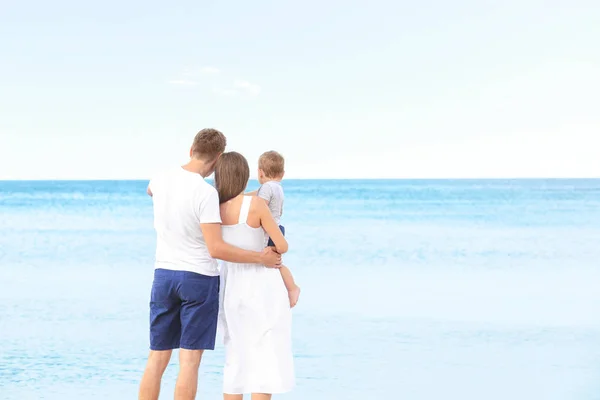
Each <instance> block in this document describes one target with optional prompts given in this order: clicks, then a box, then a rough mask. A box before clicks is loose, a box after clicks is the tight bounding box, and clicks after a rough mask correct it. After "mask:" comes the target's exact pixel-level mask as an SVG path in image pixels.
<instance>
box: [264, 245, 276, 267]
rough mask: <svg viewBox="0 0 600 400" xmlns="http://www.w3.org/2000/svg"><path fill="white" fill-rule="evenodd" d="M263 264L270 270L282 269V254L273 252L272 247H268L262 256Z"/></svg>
mask: <svg viewBox="0 0 600 400" xmlns="http://www.w3.org/2000/svg"><path fill="white" fill-rule="evenodd" d="M260 258H261V264H264V266H265V267H269V268H281V254H279V253H278V252H276V251H275V250H273V248H272V247H266V248H265V249H264V250H263V252H262V254H261V255H260Z"/></svg>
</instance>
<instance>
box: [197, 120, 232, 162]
mask: <svg viewBox="0 0 600 400" xmlns="http://www.w3.org/2000/svg"><path fill="white" fill-rule="evenodd" d="M225 146H227V139H226V138H225V135H223V134H222V133H221V132H220V131H218V130H216V129H213V128H206V129H202V130H201V131H200V132H198V133H197V134H196V137H195V138H194V143H193V144H192V157H193V158H197V159H199V160H203V161H212V160H214V159H216V158H217V156H218V155H219V154H221V153H223V152H224V151H225Z"/></svg>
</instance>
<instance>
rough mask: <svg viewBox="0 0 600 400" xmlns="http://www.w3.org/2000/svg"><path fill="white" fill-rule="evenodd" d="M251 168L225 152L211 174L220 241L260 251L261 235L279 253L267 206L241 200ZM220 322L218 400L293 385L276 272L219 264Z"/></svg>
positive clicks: (285, 310)
mask: <svg viewBox="0 0 600 400" xmlns="http://www.w3.org/2000/svg"><path fill="white" fill-rule="evenodd" d="M249 176H250V169H249V168H248V162H247V161H246V159H245V158H244V156H242V155H241V154H239V153H236V152H230V153H225V154H223V155H222V156H221V158H220V159H219V161H218V163H217V166H216V170H215V186H216V188H217V191H218V192H219V202H220V203H221V220H222V221H223V224H222V226H223V239H224V240H225V241H226V242H228V243H230V244H232V245H234V246H237V247H240V248H243V249H247V250H255V251H262V249H263V248H264V238H265V236H264V235H265V234H264V232H265V231H266V232H267V234H268V235H269V236H270V237H271V239H272V240H273V242H274V243H275V248H276V249H277V251H278V252H279V253H285V252H286V251H287V248H288V244H287V242H286V240H285V238H284V237H283V234H282V233H281V231H280V230H279V227H278V226H277V224H276V223H275V220H274V219H273V217H272V216H271V213H270V212H269V209H268V207H267V205H266V203H265V202H264V201H263V200H261V199H259V198H257V197H250V196H244V190H245V189H246V185H247V183H248V178H249ZM220 295H221V301H220V321H221V328H222V329H223V333H224V339H225V352H226V359H225V370H224V377H223V381H224V382H223V393H224V395H223V397H224V399H225V400H240V399H242V398H243V395H244V394H245V393H252V400H268V399H270V398H271V395H272V394H273V393H284V392H288V391H290V390H291V389H292V387H293V386H294V365H293V356H292V346H291V327H292V318H291V310H290V304H289V300H288V295H287V290H286V288H285V285H284V283H283V281H282V279H281V275H280V273H279V271H278V270H277V269H274V268H266V267H265V266H263V265H257V264H238V263H230V262H223V264H222V266H221V294H220Z"/></svg>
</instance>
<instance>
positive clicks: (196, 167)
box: [181, 159, 212, 178]
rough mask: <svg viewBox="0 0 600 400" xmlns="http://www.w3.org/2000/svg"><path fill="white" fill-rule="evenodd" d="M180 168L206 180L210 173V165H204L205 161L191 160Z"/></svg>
mask: <svg viewBox="0 0 600 400" xmlns="http://www.w3.org/2000/svg"><path fill="white" fill-rule="evenodd" d="M181 168H183V169H185V170H186V171H189V172H193V173H195V174H199V175H200V176H202V177H203V178H206V177H207V176H209V175H210V173H211V172H212V171H211V168H210V163H206V162H205V161H202V160H196V159H191V160H190V162H188V163H187V164H185V165H183V166H182V167H181Z"/></svg>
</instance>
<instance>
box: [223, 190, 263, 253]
mask: <svg viewBox="0 0 600 400" xmlns="http://www.w3.org/2000/svg"><path fill="white" fill-rule="evenodd" d="M254 199H255V198H253V197H250V196H243V197H242V199H241V202H240V201H231V202H230V204H223V205H222V206H221V220H222V221H223V224H222V231H223V240H224V241H225V242H227V243H229V244H231V245H233V246H236V247H239V248H241V249H244V250H252V251H262V250H263V248H264V235H265V233H264V230H263V228H262V227H261V226H260V217H258V215H256V213H255V212H251V208H252V202H253V201H254ZM239 203H241V204H239ZM252 211H253V210H252ZM250 224H252V225H253V226H251V225H250Z"/></svg>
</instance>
